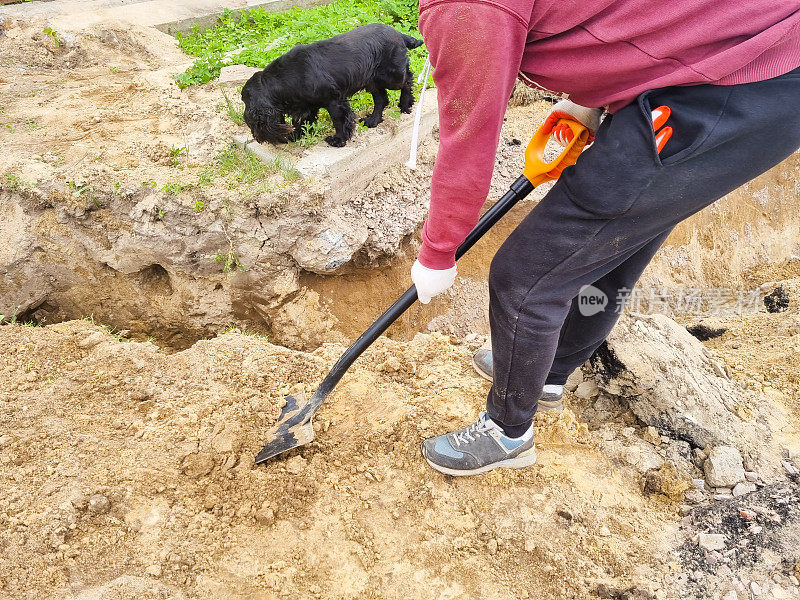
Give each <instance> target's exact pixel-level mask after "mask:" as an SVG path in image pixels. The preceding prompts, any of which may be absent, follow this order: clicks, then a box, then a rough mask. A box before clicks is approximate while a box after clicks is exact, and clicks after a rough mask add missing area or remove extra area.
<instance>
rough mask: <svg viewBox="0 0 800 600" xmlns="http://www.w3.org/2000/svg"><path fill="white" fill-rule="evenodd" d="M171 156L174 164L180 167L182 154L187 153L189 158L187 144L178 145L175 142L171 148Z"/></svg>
mask: <svg viewBox="0 0 800 600" xmlns="http://www.w3.org/2000/svg"><path fill="white" fill-rule="evenodd" d="M169 153H170V156H172V166H173V167H179V166H180V164H181V159H180V156H181V154H186V156H187V158H188V156H189V149H188V148H187V147H186V146H180V147H177V146H175V145H174V144H173V145H172V148H170V149H169Z"/></svg>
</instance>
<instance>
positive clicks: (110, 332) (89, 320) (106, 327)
mask: <svg viewBox="0 0 800 600" xmlns="http://www.w3.org/2000/svg"><path fill="white" fill-rule="evenodd" d="M81 320H83V321H86V322H87V323H91V324H92V325H95V326H96V327H100V328H102V329H103V330H105V332H106V333H107V334H108V335H110V336H111V337H113V338H114V339H115V340H117V341H118V342H127V341H128V340H127V339H126V338H124V337H122V336H121V335H120V334H119V333H118V332H117V328H116V327H111V326H110V325H105V324H104V323H96V322H95V320H94V314H90V315H89V316H88V317H82V318H81ZM100 373H102V371H100Z"/></svg>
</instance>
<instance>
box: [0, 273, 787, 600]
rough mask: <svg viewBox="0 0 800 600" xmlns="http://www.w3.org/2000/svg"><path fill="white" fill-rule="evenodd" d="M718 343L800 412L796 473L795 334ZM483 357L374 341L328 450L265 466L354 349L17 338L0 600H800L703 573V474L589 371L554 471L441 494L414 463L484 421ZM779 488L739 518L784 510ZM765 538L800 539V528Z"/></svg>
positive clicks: (780, 328)
mask: <svg viewBox="0 0 800 600" xmlns="http://www.w3.org/2000/svg"><path fill="white" fill-rule="evenodd" d="M784 285H785V286H787V288H789V289H791V288H792V286H796V285H797V281H796V280H795V281H790V282H785V283H784ZM713 324H714V326H717V327H719V326H721V325H724V326H725V327H726V328H727V329H728V331H727V332H726V333H725V334H724V335H722V336H720V337H717V338H714V339H712V340H710V341H708V342H706V344H707V345H708V346H707V347H708V348H709V349H710V351H711V352H712V353H714V355H715V356H717V359H718V360H720V361H721V362H722V364H723V365H724V367H725V368H729V369H731V372H732V374H733V377H734V379H735V380H736V381H738V382H740V383H743V384H745V385H747V386H748V387H750V388H751V389H753V390H759V391H763V401H764V402H766V403H769V404H770V406H772V407H773V408H774V409H775V410H782V411H785V413H786V419H785V420H784V422H783V423H784V426H783V428H782V430H781V431H779V432H776V433H778V434H779V435H780V437H781V441H782V443H783V444H785V445H786V447H787V448H789V449H790V450H787V451H793V452H796V450H797V448H798V447H800V432H798V428H797V423H798V418H800V405H798V395H797V379H796V377H797V373H798V372H800V368H798V367H799V366H798V363H797V360H798V359H797V356H798V353H797V351H796V348H795V346H796V345H797V344H798V343H800V342H799V341H798V340H800V331H799V330H798V325H799V323H798V317H797V314H796V311H795V312H792V310H791V309H790V310H789V311H787V312H784V313H779V314H769V313H766V312H763V313H760V314H758V315H753V316H749V317H746V318H743V319H739V318H729V319H727V320H725V319H717V320H716V321H713ZM472 338H474V336H472ZM688 339H692V338H691V337H689V338H688ZM734 340H735V341H734ZM480 343H481V341H480V339H476V340H475V341H472V342H469V343H464V342H462V341H461V340H460V339H459V338H456V337H453V336H442V335H439V334H434V335H419V336H417V337H415V338H414V339H413V340H412V341H409V342H396V341H392V340H389V339H386V338H382V339H380V340H379V341H378V342H377V343H376V344H375V345H374V346H373V347H372V348H371V349H369V350H368V351H367V353H366V354H365V355H364V357H363V358H362V359H360V360H359V361H358V362H357V363H356V365H355V366H354V368H353V369H352V370H351V371H350V372H349V373H348V374H347V375H346V376H345V378H344V380H343V381H342V383H341V384H340V386H339V387H338V388H337V390H336V391H335V392H334V394H333V395H332V397H331V399H330V400H329V402H328V403H327V404H325V405H323V408H322V409H321V410H320V412H319V413H318V415H317V417H316V418H315V429H316V431H317V434H316V440H315V441H314V442H312V443H311V444H309V445H308V446H305V447H303V448H301V449H298V450H297V451H293V452H292V453H291V454H290V455H288V456H285V457H282V458H280V459H277V460H274V461H271V462H268V463H267V464H266V465H263V466H260V467H256V466H255V465H254V464H253V457H254V455H255V453H256V452H257V451H258V449H259V448H260V446H261V444H262V443H263V441H265V440H264V435H265V432H266V431H267V429H268V427H269V426H270V425H271V424H272V423H274V421H275V419H276V417H277V414H278V412H279V411H280V407H281V405H282V402H283V397H284V395H285V394H287V393H290V392H291V393H295V394H297V393H306V394H307V393H309V392H310V391H312V390H313V389H314V387H315V386H316V385H317V383H318V382H319V381H320V379H321V377H322V376H324V374H325V373H326V372H327V369H328V368H330V366H331V365H332V363H333V362H334V361H335V359H336V358H337V357H338V355H339V353H340V352H341V351H342V349H343V348H342V347H341V346H339V345H335V344H333V345H326V346H323V347H322V348H320V349H318V350H316V351H315V352H313V353H310V354H308V353H303V352H297V351H293V350H288V349H286V348H282V347H279V346H274V345H272V344H271V343H269V342H267V341H266V340H265V339H263V338H260V337H254V336H251V335H243V334H241V333H237V332H230V333H227V334H225V335H223V336H221V337H219V338H216V339H213V340H209V341H201V342H198V343H197V344H195V345H194V346H192V347H191V348H190V349H188V350H185V351H182V352H178V353H173V354H165V353H163V352H161V351H159V350H158V349H157V348H156V347H155V346H154V345H153V344H151V343H138V342H124V341H118V340H116V339H114V338H113V337H111V336H110V335H109V334H108V333H107V332H106V331H105V330H104V329H102V328H99V327H97V326H94V325H92V324H91V323H89V322H86V321H72V322H67V323H61V324H57V325H51V326H48V327H45V328H41V327H23V326H18V325H7V326H3V327H0V353H1V354H2V355H3V356H4V357H6V361H5V364H4V367H3V373H2V375H3V377H2V382H3V383H2V385H1V386H0V414H1V415H2V418H1V419H0V422H2V423H4V425H5V426H4V428H3V431H2V432H0V462H2V465H3V469H2V471H0V487H2V489H3V490H4V493H3V495H2V497H0V524H2V528H0V547H2V548H3V552H2V555H0V572H1V573H2V576H0V598H4V599H5V598H9V599H11V598H13V599H15V600H16V599H18V598H30V599H34V598H36V599H38V598H42V597H51V598H66V597H79V598H86V599H88V598H130V597H141V595H142V594H150V595H151V596H152V597H159V598H204V599H208V598H212V599H213V598H218V599H220V600H221V599H223V598H224V599H226V600H229V599H238V598H241V599H244V598H284V597H319V598H329V597H332V596H336V597H341V598H363V597H374V598H387V597H408V598H430V597H431V596H434V597H450V598H485V597H521V598H526V597H532V598H576V599H577V598H589V597H593V596H594V595H598V594H599V595H601V596H602V597H620V598H622V597H643V598H649V597H653V596H655V597H656V598H659V599H665V598H709V597H714V598H716V597H719V596H720V595H721V593H722V592H724V591H727V590H728V589H734V588H735V587H736V585H739V584H741V585H743V586H748V585H750V582H752V581H756V582H760V583H758V585H763V586H767V587H769V586H778V587H780V588H781V590H783V591H784V592H785V593H786V594H789V595H788V596H786V597H789V598H794V597H798V589H797V587H796V586H793V584H792V583H791V579H790V577H791V575H790V571H791V569H790V567H791V565H792V564H794V563H792V561H795V562H796V561H797V560H800V556H797V555H796V554H797V553H796V549H797V546H796V545H795V546H791V545H784V546H780V548H779V549H778V550H776V548H777V546H775V547H773V546H774V545H770V544H765V545H764V546H763V548H761V547H760V546H759V548H760V549H759V550H758V551H757V552H756V551H755V550H754V551H753V552H750V551H749V550H747V556H750V557H751V558H748V559H747V560H744V559H741V560H740V558H738V556H739V555H737V556H735V557H728V555H723V558H729V560H720V561H718V564H717V565H716V566H714V563H713V559H712V563H708V564H706V563H703V564H702V565H699V566H698V564H699V563H698V561H700V560H701V559H702V560H706V559H705V555H704V554H702V553H701V554H699V555H698V554H697V551H696V550H694V549H693V547H692V546H691V544H694V543H695V542H693V541H692V540H694V537H695V536H696V534H697V530H698V528H699V527H701V526H702V527H705V528H706V529H704V530H703V531H704V532H705V531H712V530H713V529H714V527H715V525H714V523H715V522H714V521H713V520H711V521H710V520H709V519H711V517H706V516H704V515H710V514H712V513H714V511H722V513H724V514H727V513H726V512H725V511H728V512H730V511H729V509H727V508H725V506H726V505H720V506H719V507H717V506H716V504H715V505H714V508H713V509H711V508H709V509H703V508H697V509H694V512H693V513H692V515H698V516H697V517H695V516H693V517H692V519H693V520H692V521H691V522H689V521H686V523H684V524H681V523H680V522H679V521H680V514H679V510H681V511H682V510H683V508H682V502H684V500H683V494H684V491H686V490H687V489H689V488H691V481H690V480H689V478H690V477H697V476H698V475H696V474H693V473H687V471H685V470H684V464H688V463H687V459H686V458H680V457H679V456H678V455H677V454H675V452H676V451H680V448H681V446H680V442H678V441H675V440H669V439H668V437H665V435H664V434H663V433H662V435H661V436H658V435H656V437H655V438H654V437H653V434H652V433H651V431H650V430H652V429H653V428H652V427H651V428H645V427H642V424H641V423H638V422H637V420H636V418H635V417H633V416H632V414H631V412H630V410H627V411H626V409H625V408H624V407H622V408H621V409H620V411H619V412H614V411H613V410H612V409H611V408H604V409H601V406H602V407H610V406H611V405H612V403H613V402H616V401H617V400H615V399H614V398H611V397H606V396H604V395H603V393H598V391H597V387H596V386H595V385H594V376H593V375H592V374H591V372H588V371H587V379H586V380H585V381H584V380H583V379H584V378H583V377H582V376H581V375H580V373H576V375H575V376H574V377H572V378H571V379H570V383H569V384H568V386H567V389H568V390H570V391H568V392H567V394H566V397H565V405H566V409H565V411H564V412H563V413H560V414H552V413H549V414H545V415H543V416H541V417H537V434H536V435H537V446H538V450H539V462H538V464H537V465H536V466H534V467H532V468H530V469H526V470H521V471H505V470H501V471H498V472H493V473H491V474H489V475H485V476H479V477H474V478H464V479H458V478H456V479H453V478H448V477H444V476H441V475H439V474H437V473H435V472H434V471H432V470H431V469H430V468H429V467H428V466H427V465H426V464H425V463H424V461H423V460H422V458H421V456H420V454H419V443H420V441H421V440H422V439H423V438H425V437H427V436H430V435H434V434H437V433H440V432H442V431H446V430H449V429H453V428H455V427H458V426H461V425H462V424H463V423H465V422H468V421H469V420H470V419H472V418H474V416H475V414H476V412H477V411H478V410H479V409H480V408H481V407H482V404H483V401H484V398H485V395H486V393H487V391H488V385H489V384H488V382H486V381H485V380H483V379H482V378H481V377H479V376H478V375H477V374H476V373H475V372H474V370H473V369H472V367H471V365H470V355H471V353H472V352H473V351H474V350H475V349H476V348H477V347H478V345H479V344H480ZM695 343H697V342H695ZM790 349H791V350H792V351H790ZM744 364H747V368H743V365H744ZM766 365H771V367H772V368H766ZM762 369H763V370H762ZM760 373H764V374H765V376H766V377H765V376H761V374H760ZM762 381H763V383H762ZM592 386H594V387H592ZM598 394H599V395H598ZM630 401H633V400H630ZM590 409H591V411H590ZM595 409H596V410H595ZM601 410H606V411H608V412H607V413H605V416H604V417H602V418H601V417H600V415H599V413H600V411H601ZM588 415H592V416H591V417H589V418H590V419H591V420H588V421H587V420H585V419H586V418H587V416H588ZM687 447H688V446H687ZM791 449H794V450H791ZM688 456H689V457H690V459H691V454H689V455H688ZM795 456H796V454H795ZM659 457H660V458H659ZM654 459H656V462H655V463H654V464H652V461H653V460H654ZM690 459H689V460H690ZM658 465H661V466H660V467H659V466H658ZM688 468H689V469H691V468H693V467H691V465H689V467H688ZM694 473H697V471H695V472H694ZM700 473H702V471H700ZM699 476H700V477H701V478H702V475H699ZM775 485H777V486H778V487H769V486H768V487H765V488H763V490H762V492H759V494H761V495H753V496H746V497H744V498H742V499H741V502H743V503H744V502H746V503H749V504H753V503H757V502H761V499H762V496H764V497H767V496H769V495H770V494H771V495H772V496H776V498H777V499H776V500H774V501H775V502H777V501H780V502H783V500H782V498H783V497H784V496H786V494H783V492H781V490H788V489H789V488H785V485H786V484H782V483H780V481H778V483H777V484H775ZM781 485H783V486H784V487H780V486H781ZM779 492H780V493H779ZM793 493H795V492H787V494H789V495H788V496H786V497H788V498H790V499H791V494H793ZM781 494H783V495H781ZM770 497H771V496H770ZM687 498H688V494H687ZM709 501H710V498H708V499H706V500H704V501H703V502H702V503H701V504H700V506H705V505H706V503H707V502H709ZM749 504H748V505H749ZM730 510H732V509H730ZM722 513H720V514H722ZM714 514H716V513H714ZM787 514H788V513H787ZM725 518H726V519H727V517H725ZM725 522H727V521H725ZM703 523H707V524H705V525H703ZM769 527H770V529H769V535H770V536H783V537H780V539H782V540H792V539H794V538H793V537H792V536H795V535H796V519H795V518H794V517H792V518H788V517H787V518H785V519H784V520H783V521H781V522H775V523H772V524H770V526H769ZM765 532H766V529H765ZM724 533H730V532H728V529H724ZM767 535H768V534H767V533H764V534H762V535H761V537H758V538H754V539H755V540H756V541H757V540H759V539H766V537H764V536H767ZM776 539H777V538H776ZM742 543H745V542H742ZM746 543H747V544H751V546H752V544H753V543H755V542H746ZM747 547H748V548H749V547H750V546H747ZM745 550H746V549H745ZM745 550H742V552H744V551H745ZM737 552H738V551H737ZM776 556H777V558H776ZM709 565H710V566H709ZM723 565H725V566H726V568H727V569H728V570H727V571H726V570H725V569H722V566H723ZM720 569H722V570H720ZM697 571H700V572H701V573H713V576H714V577H715V579H713V581H711V580H709V581H711V583H708V582H704V581H703V580H701V579H702V577H706V575H703V576H702V577H701V579H698V577H700V576H699V575H697V574H696V572H697ZM708 577H710V575H709V576H708ZM776 578H777V579H776ZM776 581H780V584H778V583H775V582H776ZM737 582H738V583H737ZM770 582H772V583H770ZM770 589H771V588H770ZM631 590H633V591H631ZM625 593H628V596H625ZM776 593H777V592H776ZM609 594H611V596H609ZM614 594H616V595H614ZM630 594H636V595H634V596H631V595H630ZM740 597H744V596H740Z"/></svg>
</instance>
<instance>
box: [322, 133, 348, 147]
mask: <svg viewBox="0 0 800 600" xmlns="http://www.w3.org/2000/svg"><path fill="white" fill-rule="evenodd" d="M325 141H326V142H328V144H330V145H331V146H333V147H334V148H342V147H343V146H344V145H345V144H346V143H347V140H344V139H342V138H340V137H338V136H335V135H329V136H328V137H326V138H325Z"/></svg>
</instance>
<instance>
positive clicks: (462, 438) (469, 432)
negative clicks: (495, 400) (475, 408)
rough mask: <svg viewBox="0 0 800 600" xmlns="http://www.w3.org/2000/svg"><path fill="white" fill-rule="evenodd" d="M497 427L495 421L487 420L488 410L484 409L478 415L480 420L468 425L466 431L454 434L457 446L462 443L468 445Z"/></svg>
mask: <svg viewBox="0 0 800 600" xmlns="http://www.w3.org/2000/svg"><path fill="white" fill-rule="evenodd" d="M496 427H497V424H495V423H494V422H491V421H490V422H489V423H487V422H486V412H485V411H482V412H481V413H480V415H479V416H478V420H477V421H475V422H474V423H473V424H472V425H470V426H469V427H467V428H466V429H465V430H464V431H460V432H458V433H453V434H452V436H453V441H454V442H455V445H456V447H458V446H460V445H462V444H464V445H467V444H469V443H470V442H474V441H475V440H476V439H477V438H479V437H481V436H483V435H489V432H490V431H492V430H493V429H495V428H496Z"/></svg>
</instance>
